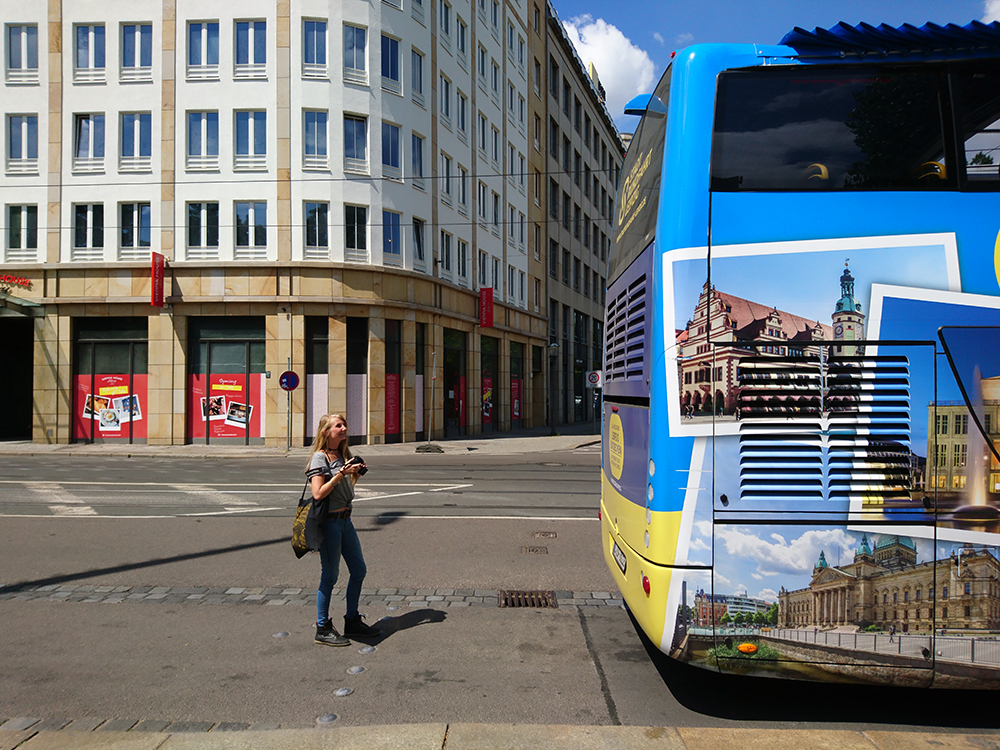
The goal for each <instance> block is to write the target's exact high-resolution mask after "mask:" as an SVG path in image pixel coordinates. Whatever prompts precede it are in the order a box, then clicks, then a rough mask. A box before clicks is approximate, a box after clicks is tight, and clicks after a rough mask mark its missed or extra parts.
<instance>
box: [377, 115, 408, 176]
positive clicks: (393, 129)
mask: <svg viewBox="0 0 1000 750" xmlns="http://www.w3.org/2000/svg"><path fill="white" fill-rule="evenodd" d="M382 175H383V176H384V177H388V178H390V179H396V180H398V179H402V177H403V170H402V167H401V166H400V162H399V126H398V125H393V124H391V123H388V122H383V123H382Z"/></svg>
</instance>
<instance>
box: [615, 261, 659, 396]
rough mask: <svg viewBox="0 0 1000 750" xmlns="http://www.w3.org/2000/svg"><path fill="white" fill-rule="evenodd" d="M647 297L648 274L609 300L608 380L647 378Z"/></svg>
mask: <svg viewBox="0 0 1000 750" xmlns="http://www.w3.org/2000/svg"><path fill="white" fill-rule="evenodd" d="M646 296H647V295H646V274H643V275H642V276H640V277H639V278H637V279H636V280H635V281H633V282H632V283H631V284H629V285H628V287H626V288H625V289H623V290H622V291H621V292H619V293H618V295H617V296H616V297H615V298H614V299H611V300H609V301H608V312H607V315H608V318H607V346H606V348H605V351H606V352H607V362H606V364H605V377H606V379H607V380H608V381H609V382H614V381H628V380H641V379H642V377H643V359H644V357H645V353H646V352H645V349H646V345H645V342H646V326H647V322H648V321H649V315H648V312H649V310H648V304H647V299H646Z"/></svg>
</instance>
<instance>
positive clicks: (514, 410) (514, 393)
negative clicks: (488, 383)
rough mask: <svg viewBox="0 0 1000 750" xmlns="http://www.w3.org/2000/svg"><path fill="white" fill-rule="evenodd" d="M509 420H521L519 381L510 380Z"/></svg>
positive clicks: (515, 379) (518, 379) (517, 379)
mask: <svg viewBox="0 0 1000 750" xmlns="http://www.w3.org/2000/svg"><path fill="white" fill-rule="evenodd" d="M510 418H511V419H520V418H521V379H520V378H511V379H510Z"/></svg>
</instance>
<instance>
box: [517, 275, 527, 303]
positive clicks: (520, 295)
mask: <svg viewBox="0 0 1000 750" xmlns="http://www.w3.org/2000/svg"><path fill="white" fill-rule="evenodd" d="M524 279H525V277H524V271H518V272H517V299H518V301H519V302H520V303H521V304H522V305H523V304H524Z"/></svg>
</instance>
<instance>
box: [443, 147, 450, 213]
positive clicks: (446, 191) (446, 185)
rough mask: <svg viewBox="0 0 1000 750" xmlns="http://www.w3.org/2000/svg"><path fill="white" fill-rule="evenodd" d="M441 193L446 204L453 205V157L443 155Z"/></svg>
mask: <svg viewBox="0 0 1000 750" xmlns="http://www.w3.org/2000/svg"><path fill="white" fill-rule="evenodd" d="M441 193H442V197H443V199H444V201H445V202H447V203H451V157H450V156H448V155H447V154H444V153H442V154H441Z"/></svg>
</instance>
